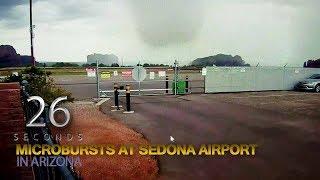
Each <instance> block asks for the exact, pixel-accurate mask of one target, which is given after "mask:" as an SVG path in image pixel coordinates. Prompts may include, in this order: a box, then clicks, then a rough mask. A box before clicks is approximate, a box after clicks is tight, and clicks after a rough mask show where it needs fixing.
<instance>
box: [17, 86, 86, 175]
mask: <svg viewBox="0 0 320 180" xmlns="http://www.w3.org/2000/svg"><path fill="white" fill-rule="evenodd" d="M26 86H28V84H27V82H24V83H23V85H22V90H21V97H22V105H23V110H24V116H25V120H26V123H27V121H29V120H30V119H31V118H32V117H33V116H34V115H35V114H36V113H37V112H38V110H39V104H38V103H36V102H34V101H30V102H28V101H27V99H28V98H29V97H30V95H29V94H28V92H27V91H26ZM48 112H49V107H48V105H46V107H45V109H44V112H43V113H42V114H41V116H40V117H39V118H38V119H37V121H38V122H45V123H46V124H48V123H49V113H48ZM26 133H27V134H28V139H29V141H28V142H29V144H31V145H34V144H48V145H54V144H58V143H57V142H56V141H55V140H54V139H53V138H48V139H45V138H44V137H45V135H49V136H50V137H52V136H51V135H52V134H51V131H50V129H49V128H48V127H28V128H26ZM36 134H37V139H36V140H35V139H34V138H33V137H35V135H36ZM32 171H33V174H34V179H49V180H51V179H52V180H55V179H67V180H74V179H81V178H80V176H79V175H78V174H77V173H76V172H75V171H74V168H73V167H72V166H54V167H46V166H33V167H32Z"/></svg>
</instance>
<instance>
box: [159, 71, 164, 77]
mask: <svg viewBox="0 0 320 180" xmlns="http://www.w3.org/2000/svg"><path fill="white" fill-rule="evenodd" d="M158 73H159V77H164V76H166V72H165V71H159V72H158Z"/></svg>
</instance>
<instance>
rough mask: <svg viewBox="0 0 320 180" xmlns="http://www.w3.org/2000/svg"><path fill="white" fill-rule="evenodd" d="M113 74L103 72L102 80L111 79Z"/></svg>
mask: <svg viewBox="0 0 320 180" xmlns="http://www.w3.org/2000/svg"><path fill="white" fill-rule="evenodd" d="M110 77H111V74H110V72H102V73H101V79H110Z"/></svg>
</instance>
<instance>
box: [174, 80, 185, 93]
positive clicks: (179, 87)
mask: <svg viewBox="0 0 320 180" xmlns="http://www.w3.org/2000/svg"><path fill="white" fill-rule="evenodd" d="M175 84H177V94H186V82H185V81H177V82H176V83H175V82H173V83H172V92H173V94H174V91H175Z"/></svg>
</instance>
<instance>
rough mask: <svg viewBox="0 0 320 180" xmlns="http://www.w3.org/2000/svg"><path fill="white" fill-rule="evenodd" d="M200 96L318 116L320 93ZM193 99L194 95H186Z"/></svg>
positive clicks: (290, 92) (289, 112)
mask: <svg viewBox="0 0 320 180" xmlns="http://www.w3.org/2000/svg"><path fill="white" fill-rule="evenodd" d="M200 96H201V97H206V98H209V99H210V100H212V101H219V102H226V103H232V104H239V105H245V106H248V107H252V108H258V109H264V110H270V111H272V112H279V113H284V114H286V115H288V116H299V115H300V116H303V117H309V118H320V94H319V93H314V92H296V91H266V92H241V93H218V94H203V95H200ZM183 98H185V99H190V100H191V99H194V98H197V97H196V96H192V95H191V96H186V97H183Z"/></svg>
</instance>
